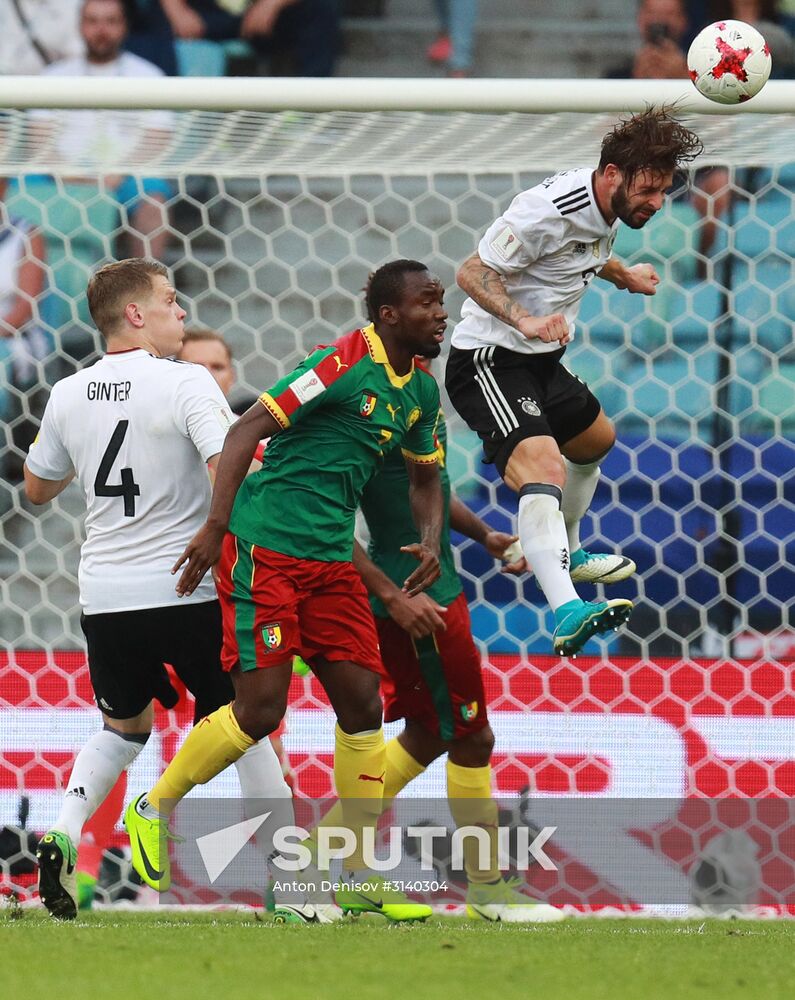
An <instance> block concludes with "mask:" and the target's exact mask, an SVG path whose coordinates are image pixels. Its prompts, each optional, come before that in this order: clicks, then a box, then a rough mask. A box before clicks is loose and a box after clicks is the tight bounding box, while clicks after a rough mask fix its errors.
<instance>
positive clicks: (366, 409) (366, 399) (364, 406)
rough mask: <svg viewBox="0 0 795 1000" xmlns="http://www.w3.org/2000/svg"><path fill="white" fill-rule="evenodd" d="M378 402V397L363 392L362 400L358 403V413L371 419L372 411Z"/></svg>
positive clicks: (371, 393)
mask: <svg viewBox="0 0 795 1000" xmlns="http://www.w3.org/2000/svg"><path fill="white" fill-rule="evenodd" d="M377 402H378V396H376V395H375V393H373V392H363V393H362V400H361V402H360V403H359V413H360V414H361V415H362V416H363V417H371V416H372V415H373V411H374V410H375V404H376V403H377Z"/></svg>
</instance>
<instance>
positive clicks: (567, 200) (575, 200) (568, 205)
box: [551, 184, 591, 215]
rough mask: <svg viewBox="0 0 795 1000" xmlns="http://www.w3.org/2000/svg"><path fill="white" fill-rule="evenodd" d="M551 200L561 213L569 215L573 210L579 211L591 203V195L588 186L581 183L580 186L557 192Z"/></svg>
mask: <svg viewBox="0 0 795 1000" xmlns="http://www.w3.org/2000/svg"><path fill="white" fill-rule="evenodd" d="M551 200H552V204H553V205H554V206H555V208H556V209H557V210H558V211H559V212H560V214H561V215H571V214H572V213H573V212H580V211H582V209H584V208H587V207H588V206H589V205H590V204H591V195H590V194H589V192H588V188H587V187H586V186H585V185H584V184H582V185H580V187H576V188H573V189H572V190H571V191H566V192H565V193H564V194H559V195H557V196H555V197H553V198H552V199H551Z"/></svg>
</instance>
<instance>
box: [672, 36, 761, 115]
mask: <svg viewBox="0 0 795 1000" xmlns="http://www.w3.org/2000/svg"><path fill="white" fill-rule="evenodd" d="M772 65H773V62H772V60H771V58H770V48H769V47H768V44H767V42H766V41H765V40H764V38H763V37H762V36H761V35H760V34H759V32H758V31H757V30H756V28H752V27H751V25H750V24H746V23H745V22H744V21H716V22H715V24H710V25H709V27H707V28H704V30H703V31H700V32H699V33H698V34H697V35H696V37H695V38H694V39H693V44H692V45H691V46H690V51H689V52H688V53H687V68H688V70H689V71H690V79H691V80H692V81H693V83H694V84H695V87H696V90H698V91H699V93H701V94H703V95H704V97H708V98H709V99H710V100H711V101H716V102H717V103H718V104H739V103H740V102H741V101H750V100H751V98H752V97H754V96H756V94H758V93H759V91H760V90H761V89H762V87H764V85H765V83H767V78H768V77H769V76H770V69H771V67H772Z"/></svg>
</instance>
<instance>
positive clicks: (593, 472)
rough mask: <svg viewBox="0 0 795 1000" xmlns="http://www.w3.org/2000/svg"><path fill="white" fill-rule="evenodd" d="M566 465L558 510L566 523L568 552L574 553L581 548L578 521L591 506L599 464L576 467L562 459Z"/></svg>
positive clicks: (574, 464) (573, 463)
mask: <svg viewBox="0 0 795 1000" xmlns="http://www.w3.org/2000/svg"><path fill="white" fill-rule="evenodd" d="M564 461H565V463H566V485H565V486H564V487H563V499H562V500H561V502H560V509H561V512H562V514H563V519H564V520H565V522H566V531H567V533H568V536H569V551H570V552H576V551H577V549H580V548H582V542H581V541H580V521H582V519H583V518H584V517H585V514H586V512H587V511H588V508H589V507H590V506H591V501H592V500H593V495H594V493H596V485H597V483H598V482H599V463H598V462H591V463H590V464H589V465H577V463H576V462H570V461H569V460H568V458H565V459H564Z"/></svg>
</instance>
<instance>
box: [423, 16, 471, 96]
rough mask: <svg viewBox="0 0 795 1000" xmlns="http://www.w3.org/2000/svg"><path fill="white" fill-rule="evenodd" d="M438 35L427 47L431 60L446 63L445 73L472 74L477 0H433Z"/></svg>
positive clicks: (458, 75)
mask: <svg viewBox="0 0 795 1000" xmlns="http://www.w3.org/2000/svg"><path fill="white" fill-rule="evenodd" d="M434 6H435V7H436V13H437V14H438V16H439V35H438V37H437V39H436V41H435V42H434V43H433V45H431V47H430V48H429V49H428V52H427V56H428V59H430V61H431V62H438V63H446V64H447V75H448V76H451V77H464V76H471V75H472V63H473V54H474V48H475V24H476V23H477V19H478V0H434Z"/></svg>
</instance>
